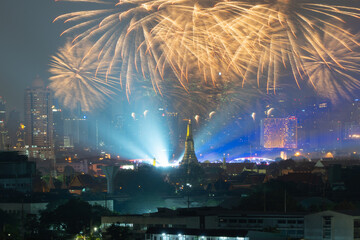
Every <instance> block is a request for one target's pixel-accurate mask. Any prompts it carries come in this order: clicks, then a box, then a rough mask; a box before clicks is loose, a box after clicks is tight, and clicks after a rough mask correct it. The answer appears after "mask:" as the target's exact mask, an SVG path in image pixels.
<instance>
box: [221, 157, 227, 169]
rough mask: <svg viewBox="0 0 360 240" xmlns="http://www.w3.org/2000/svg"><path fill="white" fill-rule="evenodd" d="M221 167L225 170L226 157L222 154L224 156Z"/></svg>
mask: <svg viewBox="0 0 360 240" xmlns="http://www.w3.org/2000/svg"><path fill="white" fill-rule="evenodd" d="M222 168H223V169H224V170H226V158H225V155H224V157H223V162H222Z"/></svg>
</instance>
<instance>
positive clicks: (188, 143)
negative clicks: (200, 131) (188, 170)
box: [181, 120, 199, 164]
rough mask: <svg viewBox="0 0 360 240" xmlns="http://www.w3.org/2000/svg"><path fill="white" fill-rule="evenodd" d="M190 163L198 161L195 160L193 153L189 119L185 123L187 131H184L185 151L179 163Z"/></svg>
mask: <svg viewBox="0 0 360 240" xmlns="http://www.w3.org/2000/svg"><path fill="white" fill-rule="evenodd" d="M190 163H195V164H198V163H199V162H198V160H197V157H196V155H195V148H194V140H193V136H192V127H191V120H189V123H188V125H187V133H186V140H185V153H184V157H183V159H182V160H181V164H190Z"/></svg>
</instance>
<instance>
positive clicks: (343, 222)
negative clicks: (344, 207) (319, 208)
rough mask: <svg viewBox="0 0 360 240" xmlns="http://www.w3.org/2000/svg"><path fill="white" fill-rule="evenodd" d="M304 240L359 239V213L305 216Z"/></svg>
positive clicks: (346, 212) (327, 212) (322, 213)
mask: <svg viewBox="0 0 360 240" xmlns="http://www.w3.org/2000/svg"><path fill="white" fill-rule="evenodd" d="M304 229H305V239H307V240H318V239H332V240H348V239H354V240H359V239H360V211H351V210H349V211H323V212H318V213H313V214H309V215H306V216H305V228H304Z"/></svg>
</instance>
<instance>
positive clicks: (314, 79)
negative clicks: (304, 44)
mask: <svg viewBox="0 0 360 240" xmlns="http://www.w3.org/2000/svg"><path fill="white" fill-rule="evenodd" d="M332 35H333V34H331V35H330V34H328V33H325V34H323V35H322V36H318V38H319V39H321V44H322V45H321V48H320V49H319V50H318V51H315V50H314V49H313V48H311V47H310V48H305V49H306V50H307V52H308V54H306V55H304V56H303V60H304V67H305V71H306V73H307V75H308V80H309V84H310V85H311V86H313V87H314V88H315V90H316V92H317V93H318V94H319V95H320V96H322V97H325V98H328V99H330V100H331V101H332V102H333V103H336V102H338V100H339V99H341V98H342V99H350V98H351V96H353V93H354V91H355V90H357V89H359V87H360V81H359V76H360V75H359V74H360V52H359V46H358V45H357V44H356V43H355V42H354V41H351V40H349V39H348V38H346V36H342V35H340V36H338V38H339V39H342V41H341V42H339V41H337V40H336V39H334V38H333V37H332ZM358 37H359V36H356V37H355V39H358Z"/></svg>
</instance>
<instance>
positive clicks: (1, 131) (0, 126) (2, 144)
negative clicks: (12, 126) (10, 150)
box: [0, 96, 8, 151]
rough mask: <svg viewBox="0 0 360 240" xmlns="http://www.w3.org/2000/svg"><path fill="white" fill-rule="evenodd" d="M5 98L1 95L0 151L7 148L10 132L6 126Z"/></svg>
mask: <svg viewBox="0 0 360 240" xmlns="http://www.w3.org/2000/svg"><path fill="white" fill-rule="evenodd" d="M5 104H6V103H5V100H4V99H3V98H2V97H1V96H0V151H4V150H6V149H7V145H8V132H7V128H6V126H5V122H6V105H5Z"/></svg>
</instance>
